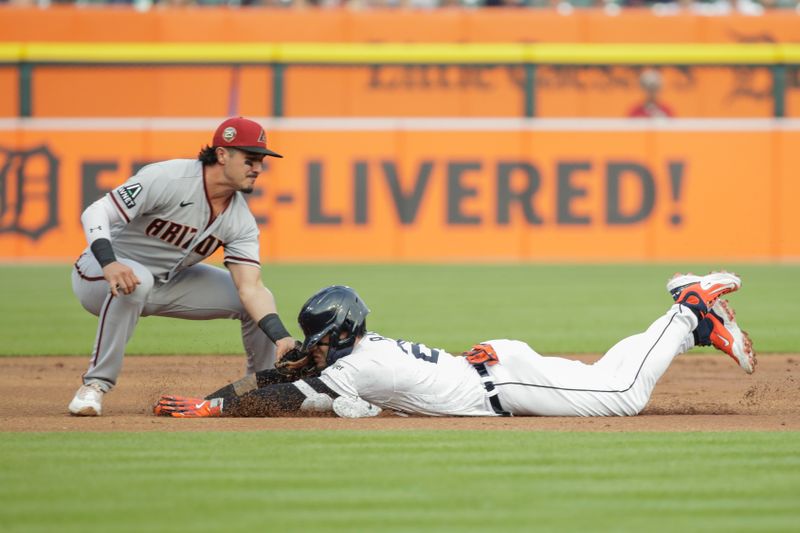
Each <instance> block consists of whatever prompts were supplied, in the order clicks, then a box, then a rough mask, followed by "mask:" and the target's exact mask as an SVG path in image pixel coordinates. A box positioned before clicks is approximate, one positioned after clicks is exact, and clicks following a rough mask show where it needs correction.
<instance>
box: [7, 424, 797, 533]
mask: <svg viewBox="0 0 800 533" xmlns="http://www.w3.org/2000/svg"><path fill="white" fill-rule="evenodd" d="M798 448H800V433H709V434H703V433H688V434H680V433H637V434H619V433H611V434H608V433H607V434H596V433H595V434H587V433H552V432H547V433H536V432H509V431H500V432H477V431H475V432H447V431H445V432H403V433H398V432H387V433H382V432H351V431H333V432H316V431H315V432H259V433H238V434H237V433H169V434H161V433H141V434H129V433H124V434H0V524H3V527H2V530H3V531H6V532H9V533H10V532H16V531H29V532H33V531H42V532H50V531H61V532H70V531H81V532H86V531H132V532H133V531H137V532H138V531H151V532H157V531H171V532H177V531H246V530H247V531H282V530H291V531H378V530H380V531H431V530H433V531H459V532H461V531H533V530H537V531H648V532H654V531H670V532H672V531H726V532H731V531H770V532H778V531H796V530H797V529H796V528H797V524H798V523H800V522H799V521H800V507H798V506H797V494H798V493H800V477H799V476H798V475H797V472H798V470H800V457H798V455H797V450H798Z"/></svg>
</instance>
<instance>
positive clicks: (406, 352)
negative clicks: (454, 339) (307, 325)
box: [320, 333, 495, 416]
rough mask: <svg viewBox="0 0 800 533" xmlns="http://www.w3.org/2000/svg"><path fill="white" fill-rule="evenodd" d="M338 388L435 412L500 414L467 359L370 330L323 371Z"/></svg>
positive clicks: (409, 409) (401, 407)
mask: <svg viewBox="0 0 800 533" xmlns="http://www.w3.org/2000/svg"><path fill="white" fill-rule="evenodd" d="M320 379H322V381H323V382H324V383H325V384H326V385H328V386H329V387H330V388H331V389H332V390H333V391H335V392H336V393H338V394H340V395H342V396H349V397H356V396H358V397H360V398H362V399H364V400H366V401H368V402H369V403H371V404H373V405H377V406H380V407H382V408H387V409H394V410H397V411H402V412H406V413H419V414H424V415H432V416H495V413H494V411H493V410H492V409H491V407H490V406H489V404H488V401H487V399H486V391H485V390H484V388H483V386H482V385H481V381H480V376H479V375H478V373H477V372H476V371H475V369H474V368H472V366H471V365H470V364H469V363H468V362H467V360H466V359H465V358H463V357H453V356H452V355H450V354H449V353H447V352H445V351H444V350H435V349H431V348H428V347H427V346H425V345H424V344H413V343H410V342H407V341H403V340H393V339H387V338H386V337H381V336H380V335H377V334H375V333H367V335H366V336H365V337H364V338H363V339H361V341H360V342H359V343H358V344H357V345H356V347H355V348H354V349H353V352H352V353H351V354H350V355H348V356H346V357H343V358H341V359H339V360H338V361H336V362H335V363H334V364H333V365H332V366H329V367H328V368H326V369H325V370H323V371H322V375H321V377H320Z"/></svg>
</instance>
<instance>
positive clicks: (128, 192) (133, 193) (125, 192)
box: [117, 183, 142, 209]
mask: <svg viewBox="0 0 800 533" xmlns="http://www.w3.org/2000/svg"><path fill="white" fill-rule="evenodd" d="M141 192H142V186H141V184H139V183H131V184H130V185H123V186H122V187H120V188H119V189H117V194H118V195H119V197H120V199H121V200H122V203H124V204H125V206H126V207H127V208H128V209H132V208H133V207H135V206H136V201H135V200H136V197H137V196H139V193H141Z"/></svg>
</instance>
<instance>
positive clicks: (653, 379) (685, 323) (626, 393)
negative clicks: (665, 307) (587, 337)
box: [594, 305, 697, 415]
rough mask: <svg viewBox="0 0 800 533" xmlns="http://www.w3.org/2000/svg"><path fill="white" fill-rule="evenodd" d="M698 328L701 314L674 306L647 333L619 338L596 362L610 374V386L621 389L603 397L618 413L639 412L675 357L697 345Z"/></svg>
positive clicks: (599, 368) (629, 413) (604, 372)
mask: <svg viewBox="0 0 800 533" xmlns="http://www.w3.org/2000/svg"><path fill="white" fill-rule="evenodd" d="M696 327H697V315H696V314H695V313H693V312H692V311H691V310H690V309H688V308H686V307H684V306H680V305H674V306H672V307H671V308H670V309H669V311H667V313H666V314H665V315H664V316H662V317H660V318H659V319H657V320H656V321H655V322H653V323H652V324H651V325H650V327H649V328H647V330H646V331H645V332H643V333H639V334H637V335H632V336H630V337H627V338H625V339H622V340H621V341H619V342H618V343H617V344H615V345H614V346H613V347H612V348H611V349H610V350H609V351H608V352H606V354H605V355H604V356H603V357H602V358H601V359H600V360H599V361H598V362H597V363H595V365H594V366H596V367H597V368H598V370H600V371H601V372H602V373H603V374H605V375H606V376H607V377H606V379H607V383H608V385H609V388H610V389H612V390H616V391H619V393H618V394H610V395H603V394H600V395H599V396H601V397H602V398H600V399H602V400H603V401H604V402H605V403H608V404H609V406H610V407H612V408H613V409H618V410H621V411H623V413H615V414H626V415H632V414H637V413H639V412H640V411H641V410H642V409H644V407H645V406H646V405H647V402H648V401H649V400H650V395H651V394H652V392H653V389H654V388H655V386H656V383H657V382H658V380H659V379H661V376H663V375H664V372H666V371H667V368H669V365H670V364H671V363H672V361H673V359H675V357H676V356H678V355H680V354H682V353H685V352H687V351H688V350H690V349H691V348H692V347H693V346H694V339H693V337H692V331H694V329H695V328H696Z"/></svg>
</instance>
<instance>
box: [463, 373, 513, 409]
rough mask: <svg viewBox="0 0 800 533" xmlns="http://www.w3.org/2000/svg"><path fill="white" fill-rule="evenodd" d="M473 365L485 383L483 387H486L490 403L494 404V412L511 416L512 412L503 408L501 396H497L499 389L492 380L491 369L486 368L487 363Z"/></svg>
mask: <svg viewBox="0 0 800 533" xmlns="http://www.w3.org/2000/svg"><path fill="white" fill-rule="evenodd" d="M472 367H473V368H474V369H475V370H477V371H478V374H479V375H480V376H481V383H483V388H484V389H486V395H487V396H488V397H489V403H490V404H492V409H494V412H495V413H497V414H498V415H500V416H511V413H509V412H508V411H506V410H505V409H503V405H502V404H501V403H500V398H499V397H498V396H497V389H495V386H494V381H492V377H491V376H490V375H489V371H488V370H486V365H485V364H484V363H477V364H473V365H472Z"/></svg>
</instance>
